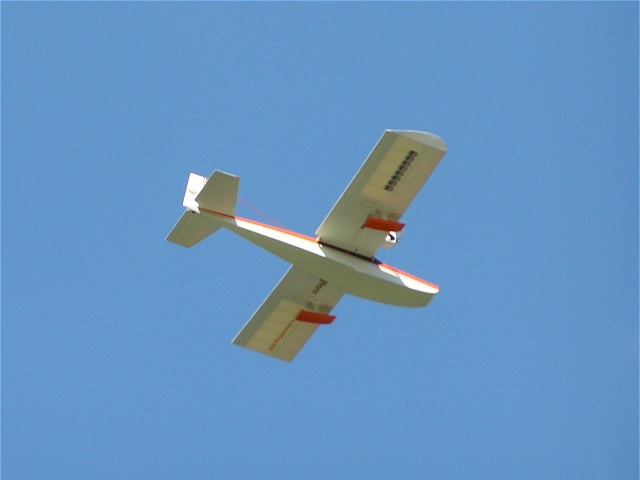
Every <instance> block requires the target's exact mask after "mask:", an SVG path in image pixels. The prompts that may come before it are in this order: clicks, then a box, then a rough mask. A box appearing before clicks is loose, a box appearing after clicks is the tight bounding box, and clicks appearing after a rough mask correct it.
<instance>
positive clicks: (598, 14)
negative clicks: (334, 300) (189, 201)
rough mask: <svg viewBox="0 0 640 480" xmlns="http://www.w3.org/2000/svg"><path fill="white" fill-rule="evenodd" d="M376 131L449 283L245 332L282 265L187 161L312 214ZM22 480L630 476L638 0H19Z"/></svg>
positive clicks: (256, 195) (8, 27)
mask: <svg viewBox="0 0 640 480" xmlns="http://www.w3.org/2000/svg"><path fill="white" fill-rule="evenodd" d="M387 128H391V129H416V130H426V131H430V132H434V133H436V134H438V135H440V136H441V137H442V138H443V139H444V140H445V141H446V142H447V144H448V146H449V152H448V154H447V155H446V156H445V157H444V159H443V161H442V162H441V164H440V166H439V167H438V168H437V170H436V171H435V173H434V174H433V175H432V177H431V178H430V179H429V181H428V182H427V184H426V185H425V187H424V188H423V190H422V191H421V192H420V194H419V195H418V197H417V198H416V200H415V201H414V203H413V204H412V205H411V207H410V208H409V210H408V212H407V213H406V215H405V216H404V217H403V221H404V222H406V224H407V227H406V228H405V232H404V234H403V236H402V238H401V242H400V243H399V244H398V246H397V247H396V248H395V249H393V250H391V251H389V252H382V253H381V255H380V258H381V259H382V260H383V261H385V262H387V263H391V264H393V265H395V266H397V267H398V268H401V269H403V270H407V271H409V272H412V273H414V274H416V275H418V276H420V277H422V278H425V279H427V280H429V281H431V282H434V283H436V284H438V285H439V286H440V287H441V292H440V293H439V295H438V296H437V297H436V298H435V300H434V301H433V302H432V303H431V304H430V305H429V306H428V307H427V308H424V309H403V308H396V307H390V306H386V305H379V304H374V303H371V302H367V301H365V300H362V299H358V298H354V297H345V298H343V300H342V301H341V303H340V304H339V305H338V306H337V308H336V309H335V310H334V312H333V313H335V314H336V315H337V319H336V321H335V322H334V323H333V324H332V325H331V326H326V327H322V328H321V329H320V330H319V331H318V332H317V333H316V334H315V335H314V336H313V338H312V339H311V340H310V342H309V343H308V344H307V346H306V347H305V348H304V349H303V351H302V352H301V353H300V355H299V356H298V357H297V358H296V360H295V361H294V362H293V363H292V364H290V365H289V364H285V363H282V362H278V361H275V360H272V359H270V358H267V357H264V356H261V355H259V354H256V353H253V352H250V351H247V350H244V349H241V348H238V347H234V346H233V345H231V343H230V341H231V339H232V338H233V336H234V335H235V334H236V332H237V331H238V330H239V329H240V328H241V327H242V326H243V325H244V323H245V321H246V320H247V319H248V318H249V317H250V316H251V314H252V313H253V311H254V310H255V309H256V308H257V307H258V306H259V305H260V303H261V302H262V300H263V299H264V298H265V297H266V295H267V294H268V293H269V292H270V290H271V288H272V287H273V285H274V284H275V283H276V282H277V281H278V279H279V278H280V277H281V276H282V274H283V273H284V272H285V271H286V269H287V264H286V263H284V262H283V261H282V260H280V259H278V258H275V257H272V256H270V255H269V254H268V253H266V252H264V251H261V250H260V249H259V248H257V247H255V246H253V245H252V244H250V243H248V242H246V241H245V240H243V239H241V238H239V237H234V236H233V235H232V234H231V233H229V232H219V233H216V235H214V236H213V237H211V238H210V239H207V240H206V241H205V242H203V243H202V244H200V245H198V246H196V247H194V248H193V249H191V250H188V249H183V248H180V247H178V246H176V245H173V244H170V243H168V242H165V241H164V237H165V236H166V234H167V233H168V231H169V230H170V229H171V227H172V226H173V225H174V223H175V222H176V220H177V219H178V217H179V215H180V214H181V212H182V207H181V201H182V195H183V192H184V187H185V183H186V179H187V176H188V173H189V172H196V173H200V174H203V175H208V174H210V173H211V171H213V170H214V169H221V170H224V171H228V172H231V173H234V174H237V175H239V176H240V178H241V182H240V196H241V197H242V198H243V199H244V200H246V201H247V202H250V203H251V204H252V205H255V206H256V207H257V208H259V209H260V210H262V211H264V212H266V213H267V214H268V215H269V216H271V217H273V218H275V219H277V221H278V222H280V223H282V224H284V225H285V226H286V227H287V228H290V229H292V230H296V231H300V232H302V233H305V234H310V235H312V234H313V232H314V231H315V229H316V227H317V226H318V225H319V223H320V222H321V221H322V219H323V218H324V216H325V215H326V213H327V212H328V210H329V209H330V208H331V206H332V205H333V204H334V202H335V200H336V199H337V198H338V196H339V195H340V194H341V193H342V191H343V190H344V188H345V186H346V185H347V183H348V182H349V180H350V179H351V178H352V176H353V175H354V174H355V172H356V171H357V169H358V167H359V166H360V164H361V163H362V161H363V160H364V158H365V157H366V155H367V154H368V152H369V151H370V149H371V148H372V147H373V145H374V144H375V142H376V141H377V140H378V138H379V136H380V135H381V133H382V131H383V130H384V129H387ZM238 213H239V214H241V215H243V216H248V217H251V218H255V219H257V220H261V221H264V218H261V217H260V216H258V215H257V214H256V213H255V212H254V211H252V210H251V209H249V208H247V207H245V206H244V204H240V205H239V212H238ZM2 473H3V474H4V477H5V478H7V479H9V478H11V479H33V478H100V479H103V478H109V479H120V478H122V479H125V478H127V479H128V478H149V479H151V478H152V479H164V478H167V479H173V478H267V479H276V478H277V479H281V478H310V479H314V478H421V479H423V478H430V479H431V478H433V479H461V478H473V479H502V478H504V479H513V478H524V479H527V478H531V479H540V478H562V479H581V480H584V479H611V478H616V479H636V478H637V477H638V4H637V3H633V2H628V3H346V4H337V3H326V4H324V3H323V4H319V3H313V4H307V3H267V4H264V3H260V4H257V3H243V4H237V3H62V4H57V3H56V4H54V3H7V2H3V3H2Z"/></svg>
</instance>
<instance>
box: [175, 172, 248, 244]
mask: <svg viewBox="0 0 640 480" xmlns="http://www.w3.org/2000/svg"><path fill="white" fill-rule="evenodd" d="M239 181H240V178H239V177H237V176H235V175H230V174H228V173H224V172H220V171H218V170H216V171H215V172H213V174H212V175H211V178H209V180H208V181H207V179H206V178H205V177H203V176H201V175H196V174H195V173H191V174H190V175H189V180H188V182H187V189H186V191H185V193H184V200H183V202H182V204H183V205H184V206H185V207H186V208H187V209H188V210H187V211H186V212H184V213H183V214H182V217H180V220H178V223H176V225H175V226H174V227H173V229H172V230H171V232H169V235H167V238H166V239H167V240H168V241H170V242H173V243H177V244H178V245H183V246H185V247H192V246H194V245H195V244H196V243H198V242H199V241H200V240H203V239H205V238H206V237H208V236H209V235H211V234H212V233H214V232H215V231H216V230H218V229H219V228H220V226H219V225H218V224H217V223H216V222H215V221H214V220H213V219H212V218H211V217H208V216H206V215H200V209H206V210H213V211H215V212H217V213H222V214H224V215H230V216H234V215H235V213H236V200H237V198H238V183H239Z"/></svg>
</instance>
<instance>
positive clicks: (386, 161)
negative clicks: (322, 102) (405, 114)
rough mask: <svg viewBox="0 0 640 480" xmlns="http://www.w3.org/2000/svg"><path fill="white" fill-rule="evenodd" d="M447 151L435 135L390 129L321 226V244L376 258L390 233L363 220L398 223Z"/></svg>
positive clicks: (318, 232) (319, 228)
mask: <svg viewBox="0 0 640 480" xmlns="http://www.w3.org/2000/svg"><path fill="white" fill-rule="evenodd" d="M446 151H447V147H446V145H445V143H444V142H443V141H442V139H441V138H440V137H438V136H436V135H433V134H431V133H426V132H417V131H399V130H387V131H385V132H384V134H383V135H382V137H381V138H380V140H379V141H378V143H377V144H376V146H375V147H374V148H373V150H372V151H371V153H370V154H369V156H368V157H367V159H366V160H365V162H364V164H363V165H362V167H360V170H359V171H358V173H357V174H356V176H355V177H354V178H353V180H352V181H351V183H350V184H349V185H348V186H347V188H346V190H345V191H344V193H343V194H342V196H341V197H340V198H339V199H338V201H337V202H336V204H335V205H334V207H333V208H332V209H331V211H330V212H329V214H328V215H327V217H326V218H325V219H324V221H323V222H322V224H321V225H320V226H319V227H318V230H317V231H316V234H317V235H318V236H319V238H320V242H321V243H324V244H327V245H332V246H335V247H339V248H342V249H345V250H349V251H351V252H354V253H357V254H360V255H363V256H366V257H373V256H374V255H375V253H376V251H377V250H378V249H379V248H380V247H381V246H382V244H383V243H384V240H385V237H386V236H387V234H388V233H389V232H388V231H382V230H375V229H370V228H363V224H364V223H365V222H366V221H367V219H368V218H369V217H375V218H380V219H384V220H390V221H393V222H397V221H398V219H399V218H400V217H401V216H402V214H403V213H404V212H405V210H406V209H407V207H408V206H409V204H410V203H411V201H412V200H413V198H414V197H415V196H416V194H417V193H418V191H419V190H420V188H422V185H424V183H425V182H426V181H427V179H428V178H429V175H431V172H433V170H434V168H435V167H436V166H437V165H438V162H439V161H440V159H441V158H442V157H443V156H444V154H445V153H446Z"/></svg>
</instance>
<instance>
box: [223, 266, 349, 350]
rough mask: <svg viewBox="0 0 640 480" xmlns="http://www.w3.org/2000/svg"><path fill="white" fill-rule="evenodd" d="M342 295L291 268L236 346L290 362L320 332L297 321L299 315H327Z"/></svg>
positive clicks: (313, 326) (308, 324) (312, 326)
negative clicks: (312, 336)
mask: <svg viewBox="0 0 640 480" xmlns="http://www.w3.org/2000/svg"><path fill="white" fill-rule="evenodd" d="M342 295H343V294H342V292H341V291H340V290H338V289H336V288H334V287H332V286H331V285H329V284H327V283H326V282H325V281H324V280H322V279H320V278H318V277H316V276H313V275H310V274H308V273H306V272H304V271H302V270H300V269H299V268H296V267H293V266H292V267H291V268H289V270H288V271H287V273H286V274H285V275H284V277H282V279H281V280H280V282H278V284H277V285H276V287H275V288H274V289H273V291H272V292H271V293H270V294H269V296H268V297H267V299H266V300H265V301H264V302H263V303H262V305H261V306H260V307H259V308H258V310H257V311H256V312H255V313H254V314H253V316H252V317H251V319H250V320H249V321H248V322H247V324H246V325H245V326H244V327H243V328H242V330H240V332H239V333H238V335H237V336H236V338H234V339H233V343H234V344H235V345H239V346H241V347H245V348H248V349H251V350H255V351H256V352H260V353H264V354H265V355H269V356H272V357H275V358H279V359H280V360H286V361H288V362H290V361H291V360H293V358H294V357H295V356H296V354H297V353H298V352H299V351H300V349H301V348H302V347H303V346H304V344H305V343H306V342H307V340H309V337H311V335H313V333H314V332H315V331H316V329H317V328H318V324H317V323H309V322H305V321H300V320H296V317H297V316H298V314H299V313H300V312H301V311H306V312H317V313H321V314H328V313H329V312H330V311H331V309H332V308H333V307H334V306H335V305H336V303H338V301H339V300H340V298H341V297H342Z"/></svg>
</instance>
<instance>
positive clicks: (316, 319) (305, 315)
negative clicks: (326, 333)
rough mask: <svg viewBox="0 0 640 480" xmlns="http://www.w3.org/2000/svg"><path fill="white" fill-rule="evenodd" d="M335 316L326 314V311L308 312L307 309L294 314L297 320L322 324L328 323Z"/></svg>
mask: <svg viewBox="0 0 640 480" xmlns="http://www.w3.org/2000/svg"><path fill="white" fill-rule="evenodd" d="M335 318H336V316H335V315H327V314H326V313H319V312H309V311H307V310H300V311H299V312H298V315H297V316H296V320H298V321H299V322H307V323H317V324H322V325H328V324H329V323H331V322H333V320H334V319H335Z"/></svg>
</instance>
